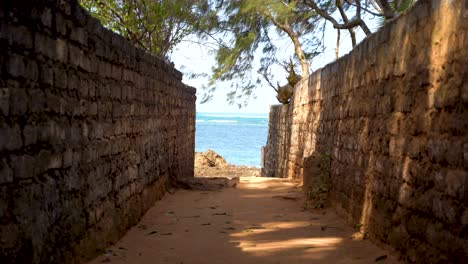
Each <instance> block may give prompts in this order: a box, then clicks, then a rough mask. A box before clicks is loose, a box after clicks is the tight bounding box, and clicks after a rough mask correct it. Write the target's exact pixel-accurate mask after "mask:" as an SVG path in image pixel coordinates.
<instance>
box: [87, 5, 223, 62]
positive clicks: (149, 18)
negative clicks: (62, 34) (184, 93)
mask: <svg viewBox="0 0 468 264" xmlns="http://www.w3.org/2000/svg"><path fill="white" fill-rule="evenodd" d="M80 3H81V5H82V6H83V7H84V8H85V9H87V10H88V12H89V13H90V14H91V15H93V16H95V17H97V18H98V19H99V20H100V21H101V23H102V24H103V25H104V26H105V27H107V28H109V29H110V30H112V31H114V32H116V33H119V34H121V35H123V36H124V37H125V38H127V39H128V40H129V41H130V42H132V43H133V44H134V45H135V46H137V47H139V48H141V49H143V50H145V51H147V52H150V53H153V54H155V55H158V56H161V57H168V56H169V54H170V53H171V51H172V49H173V48H174V47H175V46H176V45H177V44H179V43H180V42H181V41H182V39H184V38H185V37H186V36H188V35H189V34H191V33H195V32H198V31H201V30H203V29H204V28H205V27H206V24H208V23H210V22H211V21H212V20H213V19H214V20H216V13H215V12H213V10H211V8H210V6H211V5H210V3H209V1H208V0H171V1H165V0H80Z"/></svg>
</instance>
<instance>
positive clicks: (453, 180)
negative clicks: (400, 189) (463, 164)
mask: <svg viewBox="0 0 468 264" xmlns="http://www.w3.org/2000/svg"><path fill="white" fill-rule="evenodd" d="M467 182H468V172H467V171H466V170H448V172H447V176H446V177H445V186H447V187H446V194H447V195H450V196H452V197H455V198H457V199H459V200H463V199H464V197H465V192H466V188H467V186H465V184H466V183H467Z"/></svg>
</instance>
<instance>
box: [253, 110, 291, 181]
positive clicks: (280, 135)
mask: <svg viewBox="0 0 468 264" xmlns="http://www.w3.org/2000/svg"><path fill="white" fill-rule="evenodd" d="M288 110H289V108H288V106H287V105H272V106H271V107H270V114H269V117H268V138H267V143H266V146H265V148H264V156H263V159H264V166H263V168H262V169H261V172H260V174H261V176H262V177H279V178H284V177H285V175H286V174H285V170H286V167H287V150H288V146H289V129H288V127H289V126H288V124H287V122H288V116H289V112H288Z"/></svg>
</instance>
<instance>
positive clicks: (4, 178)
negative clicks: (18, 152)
mask: <svg viewBox="0 0 468 264" xmlns="http://www.w3.org/2000/svg"><path fill="white" fill-rule="evenodd" d="M11 182H13V170H12V168H11V166H10V165H9V164H8V163H7V161H6V159H5V158H3V159H1V160H0V185H1V184H5V183H11ZM2 191H3V190H2ZM2 200H3V198H2V197H1V196H0V205H1V204H2ZM2 209H4V208H1V206H0V216H2Z"/></svg>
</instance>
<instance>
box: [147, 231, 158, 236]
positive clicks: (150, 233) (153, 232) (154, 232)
mask: <svg viewBox="0 0 468 264" xmlns="http://www.w3.org/2000/svg"><path fill="white" fill-rule="evenodd" d="M156 233H158V231H151V232H149V233H148V234H147V235H153V234H156Z"/></svg>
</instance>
